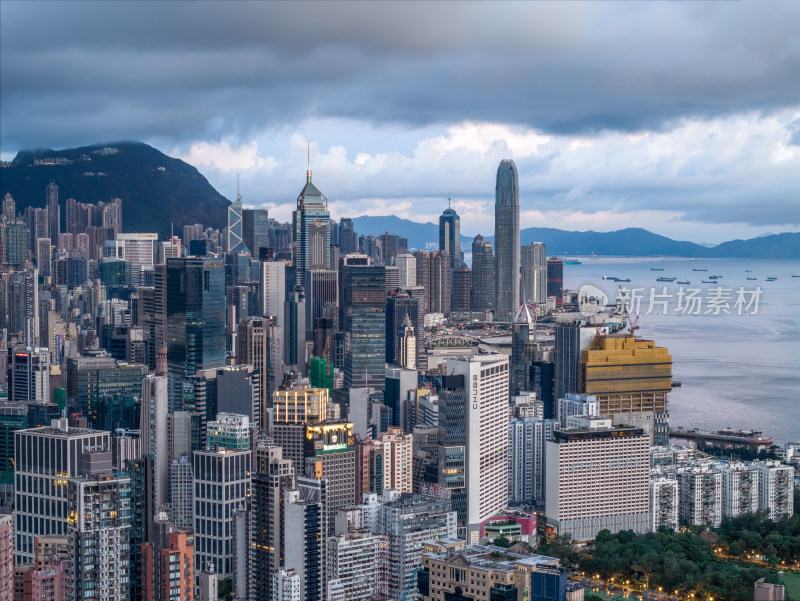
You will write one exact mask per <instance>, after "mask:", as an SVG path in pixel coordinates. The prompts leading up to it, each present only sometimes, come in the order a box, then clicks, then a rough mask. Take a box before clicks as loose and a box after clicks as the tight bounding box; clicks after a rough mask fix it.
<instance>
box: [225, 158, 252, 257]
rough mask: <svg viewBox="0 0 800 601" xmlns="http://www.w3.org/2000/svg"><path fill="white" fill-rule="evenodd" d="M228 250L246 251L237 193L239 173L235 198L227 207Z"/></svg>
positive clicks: (239, 195)
mask: <svg viewBox="0 0 800 601" xmlns="http://www.w3.org/2000/svg"><path fill="white" fill-rule="evenodd" d="M228 252H233V253H238V252H244V253H246V252H248V248H247V246H245V243H244V239H243V232H242V195H241V194H239V175H238V174H237V175H236V200H235V201H233V202H232V203H231V206H229V207H228Z"/></svg>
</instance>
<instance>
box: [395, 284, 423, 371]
mask: <svg viewBox="0 0 800 601" xmlns="http://www.w3.org/2000/svg"><path fill="white" fill-rule="evenodd" d="M406 318H408V322H409V325H410V326H411V328H412V330H413V335H414V339H415V342H416V340H420V339H421V335H422V333H423V330H422V313H421V312H420V310H419V299H416V298H411V296H410V295H409V294H408V293H407V292H403V291H402V290H400V291H398V290H395V291H393V292H391V293H389V295H388V296H387V297H386V363H388V364H389V365H392V364H399V363H400V360H401V358H402V357H403V354H402V353H401V348H400V347H401V344H402V340H403V339H404V338H406V336H407V332H406V325H405V324H406ZM417 352H418V351H417V349H415V350H414V366H413V367H408V366H407V365H406V366H404V367H407V368H408V369H416V365H417V361H418V356H417Z"/></svg>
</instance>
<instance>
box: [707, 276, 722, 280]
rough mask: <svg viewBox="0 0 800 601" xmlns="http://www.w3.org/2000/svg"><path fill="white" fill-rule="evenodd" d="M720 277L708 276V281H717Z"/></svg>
mask: <svg viewBox="0 0 800 601" xmlns="http://www.w3.org/2000/svg"><path fill="white" fill-rule="evenodd" d="M721 277H722V276H721V275H710V276H708V279H709V280H718V279H720V278H721Z"/></svg>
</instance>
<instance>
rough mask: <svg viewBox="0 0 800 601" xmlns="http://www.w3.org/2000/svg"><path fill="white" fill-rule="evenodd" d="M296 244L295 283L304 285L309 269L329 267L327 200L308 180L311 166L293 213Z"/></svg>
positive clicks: (329, 230) (329, 222)
mask: <svg viewBox="0 0 800 601" xmlns="http://www.w3.org/2000/svg"><path fill="white" fill-rule="evenodd" d="M292 217H293V219H292V221H293V226H294V245H295V284H296V285H297V286H304V287H305V285H306V282H305V278H306V272H307V271H309V270H310V269H331V243H330V239H331V214H330V213H329V212H328V199H327V198H325V196H324V195H323V194H322V192H320V191H319V190H318V189H317V187H316V186H315V185H314V184H313V183H312V182H311V168H310V166H309V169H308V171H307V172H306V185H305V186H304V187H303V189H302V191H301V192H300V195H299V196H298V197H297V210H296V211H294V213H293V215H292Z"/></svg>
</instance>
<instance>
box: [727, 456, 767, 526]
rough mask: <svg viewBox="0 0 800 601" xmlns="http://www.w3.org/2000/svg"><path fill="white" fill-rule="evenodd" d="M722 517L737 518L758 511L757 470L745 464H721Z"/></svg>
mask: <svg viewBox="0 0 800 601" xmlns="http://www.w3.org/2000/svg"><path fill="white" fill-rule="evenodd" d="M719 469H720V471H721V472H722V515H723V516H725V517H732V518H735V517H738V516H740V515H744V514H746V513H755V512H756V511H758V470H757V469H756V467H755V466H753V465H748V464H747V463H742V462H734V463H721V464H720V465H719Z"/></svg>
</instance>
